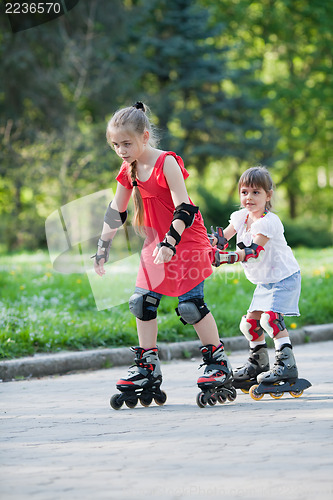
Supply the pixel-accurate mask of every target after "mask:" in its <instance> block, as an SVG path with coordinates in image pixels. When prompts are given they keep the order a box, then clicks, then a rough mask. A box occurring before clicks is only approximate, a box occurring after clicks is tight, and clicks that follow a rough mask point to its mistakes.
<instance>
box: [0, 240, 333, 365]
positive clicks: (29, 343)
mask: <svg viewBox="0 0 333 500" xmlns="http://www.w3.org/2000/svg"><path fill="white" fill-rule="evenodd" d="M296 258H297V259H298V261H299V263H300V266H301V269H302V277H303V281H302V294H301V300H300V311H301V316H300V317H299V318H286V323H287V326H288V327H290V328H291V329H292V328H293V327H295V325H296V326H298V327H299V326H301V325H307V324H321V323H330V322H332V321H333V303H332V300H331V297H332V292H333V289H332V287H333V281H332V276H333V248H329V249H325V250H316V251H313V250H312V251H311V250H307V249H299V250H297V251H296ZM0 283H1V286H0V308H1V315H0V357H2V358H12V357H19V356H24V355H33V354H34V353H41V352H57V351H59V350H63V349H68V350H81V349H88V348H97V347H117V346H123V345H126V346H128V345H135V344H136V343H137V334H136V323H135V318H134V316H132V314H131V313H130V312H129V310H128V306H127V304H123V305H120V306H118V307H114V308H112V309H110V310H104V311H97V309H96V306H95V303H94V298H93V295H92V292H91V289H90V285H89V281H88V278H87V276H86V275H79V274H72V275H61V274H58V273H56V272H54V271H52V269H51V265H50V264H49V260H48V256H47V254H45V253H42V252H37V253H35V254H18V255H14V256H13V255H12V256H8V257H1V258H0ZM253 290H254V285H252V284H251V283H250V282H248V281H247V280H246V278H245V276H244V274H243V272H242V270H241V267H240V266H239V265H235V266H221V267H220V268H219V269H218V270H216V272H215V273H214V275H213V276H212V277H211V278H209V279H208V280H207V281H206V284H205V298H206V301H207V303H208V305H209V307H210V309H211V310H212V312H213V314H214V317H215V319H216V321H217V325H218V328H219V331H220V332H221V336H222V337H230V336H234V335H240V333H239V328H238V325H239V320H240V315H242V314H243V313H245V312H246V310H247V308H248V305H249V303H250V301H251V297H252V293H253ZM176 306H177V299H176V298H171V297H163V299H162V301H161V304H160V307H159V314H158V321H159V330H160V332H159V342H162V341H164V342H172V341H180V340H187V339H194V338H196V334H195V332H194V329H193V328H192V327H191V326H190V325H186V326H185V327H184V326H183V325H182V323H181V322H180V321H179V318H178V317H177V316H176V314H175V312H174V309H175V307H176Z"/></svg>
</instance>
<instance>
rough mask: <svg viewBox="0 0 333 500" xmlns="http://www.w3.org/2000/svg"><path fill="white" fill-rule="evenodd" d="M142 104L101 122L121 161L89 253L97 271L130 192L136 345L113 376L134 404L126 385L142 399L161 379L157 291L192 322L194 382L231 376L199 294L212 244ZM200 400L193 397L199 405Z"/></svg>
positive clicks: (181, 170) (175, 161)
mask: <svg viewBox="0 0 333 500" xmlns="http://www.w3.org/2000/svg"><path fill="white" fill-rule="evenodd" d="M146 111H147V109H146V106H145V105H144V104H143V103H141V102H138V103H136V104H135V105H134V106H131V107H128V108H124V109H121V110H119V111H117V112H116V113H115V114H114V115H113V117H112V118H111V120H110V121H109V123H108V126H107V132H106V136H107V141H108V143H109V144H110V146H111V147H112V148H113V149H114V151H115V152H116V154H117V155H118V156H119V157H120V158H121V159H122V160H123V163H122V166H121V168H120V172H119V174H118V176H117V178H116V179H117V181H118V184H117V189H116V194H115V197H114V199H113V201H112V202H111V203H110V205H109V207H108V209H107V211H106V214H105V218H104V225H103V230H102V234H101V237H100V240H99V242H98V250H97V253H96V256H95V261H94V267H95V271H96V272H97V274H99V275H100V276H103V274H104V273H105V270H104V263H105V262H106V261H107V259H108V255H109V250H110V246H111V242H112V238H113V237H114V235H115V233H116V231H117V228H118V227H120V226H121V225H122V224H123V223H124V222H125V220H126V217H127V205H128V203H129V200H130V197H131V195H132V197H133V201H134V217H133V225H134V227H135V228H136V230H137V232H138V233H141V234H143V235H144V236H145V243H144V246H143V249H142V252H141V260H140V268H139V272H138V276H137V282H136V288H135V291H134V294H133V295H132V296H131V298H130V300H129V307H130V310H131V312H132V313H133V314H134V315H135V316H136V323H137V331H138V337H139V346H138V347H134V348H132V350H133V351H134V352H135V365H133V366H132V367H130V369H129V373H128V376H127V377H125V378H122V379H120V380H119V381H118V383H117V388H118V389H119V390H120V391H122V392H123V393H125V394H127V395H128V394H130V395H131V397H132V400H130V398H129V400H126V399H124V400H125V401H126V404H127V403H128V401H129V404H128V406H130V405H131V404H132V403H133V404H132V406H134V405H135V404H134V403H135V396H134V399H133V391H134V392H136V394H137V395H139V396H140V400H141V402H142V403H143V404H144V403H145V397H144V396H146V400H147V399H148V400H149V397H150V398H151V394H148V396H147V390H150V392H151V393H153V392H154V390H155V392H156V391H158V390H159V387H160V385H161V382H162V374H161V368H160V362H159V359H158V349H157V330H158V329H157V308H158V305H159V302H160V299H161V297H162V295H169V296H173V297H178V299H179V304H178V308H177V309H176V312H177V314H178V315H179V316H180V319H181V321H183V323H184V324H186V323H189V324H192V325H193V326H194V328H195V330H196V332H197V334H198V336H199V338H200V340H201V342H202V347H201V351H202V354H203V358H204V364H205V365H206V369H205V373H204V374H203V375H202V376H201V377H200V378H199V380H198V385H199V387H200V388H201V389H203V390H206V389H208V388H210V387H212V386H214V387H225V386H227V387H229V388H231V383H232V380H233V379H232V371H231V366H230V363H229V361H228V359H227V356H226V354H225V351H224V348H223V344H222V343H221V341H220V339H219V334H218V329H217V326H216V323H215V320H214V318H213V315H212V313H211V312H210V311H209V309H208V307H207V305H206V304H205V302H204V292H203V288H204V280H205V279H206V278H207V277H208V276H210V275H211V273H212V260H213V255H212V246H211V244H210V242H209V240H208V237H207V232H206V229H205V226H204V223H203V219H202V216H201V213H200V212H199V209H198V207H196V206H195V205H194V204H193V203H192V201H191V200H190V199H189V197H188V194H187V190H186V187H185V182H184V181H185V179H186V178H187V177H188V175H189V174H188V172H187V171H186V169H185V167H184V163H183V161H182V159H181V158H180V157H179V156H177V155H176V154H175V153H173V152H169V151H162V150H160V149H157V148H156V147H155V137H154V130H153V129H152V125H151V123H150V120H149V118H148V115H147V112H146ZM144 388H145V389H146V391H145V393H142V391H143V389H144ZM153 396H154V394H153ZM229 399H231V397H230V398H229ZM155 400H156V401H157V400H161V397H157V399H156V397H155ZM133 401H134V402H133ZM207 401H208V402H209V403H210V404H214V403H215V402H216V399H215V400H214V395H212V394H211V398H210V399H209V400H208V399H207ZM207 401H201V402H202V403H203V404H202V405H200V406H203V405H205V404H206V403H207ZM146 402H147V401H146ZM162 402H163V401H162ZM220 402H222V401H220ZM118 403H119V405H120V403H121V404H122V402H121V401H120V400H118V402H116V403H115V404H113V405H112V406H113V407H118V406H119V405H118ZM148 403H149V402H148ZM198 404H199V403H198Z"/></svg>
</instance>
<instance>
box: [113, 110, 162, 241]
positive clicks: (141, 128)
mask: <svg viewBox="0 0 333 500" xmlns="http://www.w3.org/2000/svg"><path fill="white" fill-rule="evenodd" d="M149 113H150V110H149V108H148V107H147V106H146V105H145V104H143V103H142V102H137V103H136V104H134V106H129V107H127V108H122V109H119V110H118V111H116V113H115V114H114V115H113V116H112V118H111V120H110V121H109V123H108V125H107V128H106V139H107V141H108V143H109V145H110V146H111V147H112V145H111V139H110V130H111V129H112V128H124V129H126V130H128V131H129V132H131V133H133V134H138V135H142V134H144V132H145V131H146V130H148V132H149V144H150V146H152V147H155V146H156V144H157V134H156V132H155V128H154V126H153V125H152V124H151V122H150V120H149V117H148V114H149ZM129 173H130V176H131V180H132V183H134V184H133V202H134V216H133V222H132V224H133V226H134V227H135V228H136V231H137V232H138V233H139V234H141V235H143V236H144V235H145V232H144V208H143V201H142V197H141V194H140V190H139V188H138V186H137V185H136V173H137V162H136V161H133V162H132V163H131V165H130V171H129ZM134 181H135V182H134Z"/></svg>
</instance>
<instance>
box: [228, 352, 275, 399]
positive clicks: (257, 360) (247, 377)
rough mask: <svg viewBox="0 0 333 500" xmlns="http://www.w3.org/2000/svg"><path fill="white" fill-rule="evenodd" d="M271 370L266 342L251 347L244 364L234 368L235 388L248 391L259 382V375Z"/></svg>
mask: <svg viewBox="0 0 333 500" xmlns="http://www.w3.org/2000/svg"><path fill="white" fill-rule="evenodd" d="M268 370H269V356H268V350H267V345H266V344H261V345H257V346H256V347H254V348H250V356H249V359H248V360H247V362H246V363H245V365H244V366H241V367H240V368H236V369H235V370H234V383H233V386H234V387H235V389H241V391H243V392H245V393H248V392H249V390H250V387H251V386H252V385H254V384H256V383H257V376H258V375H259V374H260V373H262V372H267V371H268Z"/></svg>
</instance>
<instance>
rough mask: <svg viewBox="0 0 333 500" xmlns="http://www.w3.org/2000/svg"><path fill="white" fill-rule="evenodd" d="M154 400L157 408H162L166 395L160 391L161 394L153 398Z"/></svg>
mask: <svg viewBox="0 0 333 500" xmlns="http://www.w3.org/2000/svg"><path fill="white" fill-rule="evenodd" d="M154 400H155V403H156V404H157V405H158V406H162V405H164V403H165V402H166V400H167V395H166V393H165V392H164V391H161V393H160V394H159V395H158V396H155V397H154Z"/></svg>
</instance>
